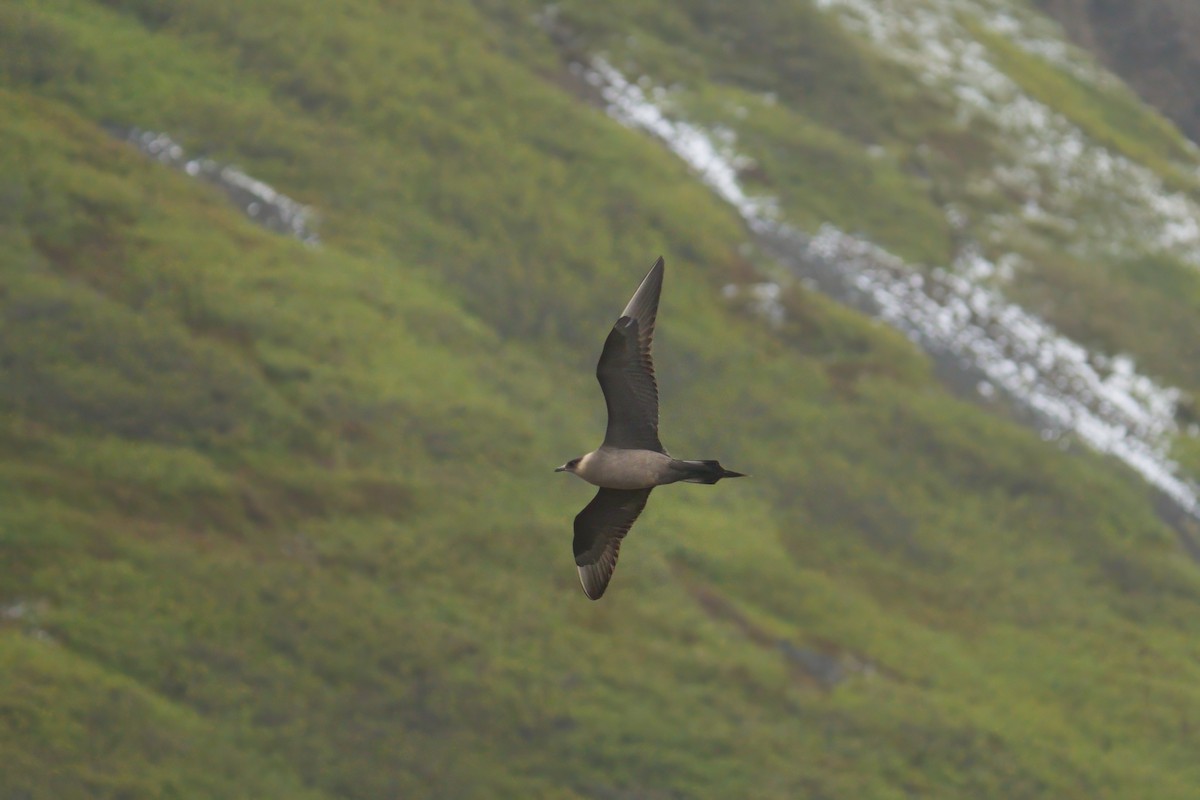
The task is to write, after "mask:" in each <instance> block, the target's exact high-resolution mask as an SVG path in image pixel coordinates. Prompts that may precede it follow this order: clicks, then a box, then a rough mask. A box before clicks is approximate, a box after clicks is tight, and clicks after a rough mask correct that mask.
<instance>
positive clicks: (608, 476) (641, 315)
mask: <svg viewBox="0 0 1200 800" xmlns="http://www.w3.org/2000/svg"><path fill="white" fill-rule="evenodd" d="M663 271H664V270H663V260H662V258H661V257H660V258H659V259H658V261H656V262H654V266H653V267H651V268H650V272H649V273H647V274H646V277H645V278H644V279H643V280H642V283H641V285H640V286H638V289H637V291H636V292H634V294H633V297H632V298H631V299H630V301H629V304H628V305H627V306H625V310H624V311H623V312H621V316H620V318H619V319H617V321H616V323H615V324H614V325H613V327H612V331H610V332H609V334H608V338H607V339H606V340H605V342H604V350H603V351H602V352H601V354H600V362H599V363H598V364H597V365H596V379H597V380H599V381H600V389H601V390H602V391H603V392H604V402H605V405H606V406H607V407H608V427H607V429H606V430H605V433H604V443H603V444H601V445H600V447H599V448H598V449H596V450H594V451H592V452H591V453H588V454H586V455H583V456H580V457H579V458H574V459H571V460H570V461H568V462H567V463H566V464H563V465H562V466H561V467H559V468H558V470H557V471H558V472H571V473H574V474H575V475H578V476H579V477H581V478H583V479H584V480H585V481H587V482H588V483H591V484H594V485H596V486H599V487H600V490H599V491H598V492H596V496H595V497H594V498H592V502H590V503H588V504H587V507H586V508H584V509H583V511H581V512H579V514H578V516H576V517H575V540H574V548H575V565H576V567H577V568H578V569H579V581H580V583H582V584H583V591H584V594H586V595H587V596H588V597H589V598H591V599H592V600H598V599H600V597H601V596H602V595H603V594H604V590H605V589H606V588H608V582H609V580H610V579H611V578H612V574H613V570H614V569H616V566H617V556H618V554H619V553H620V550H621V540H622V539H624V538H625V535H626V534H627V533H629V529H630V528H631V527H632V526H633V523H634V521H635V520H637V518H638V515H639V514H641V513H642V509H643V508H645V507H646V501H647V500H648V499H649V497H650V492H651V490H652V489H653V488H654V487H655V486H662V485H663V484H667V483H676V482H679V481H684V482H688V483H710V484H711V483H716V482H717V481H719V480H721V479H722V478H740V477H742V473H740V472H732V471H730V470H727V469H725V468H724V467H722V466H721V464H720V463H719V462H717V461H682V460H679V459H675V458H672V457H671V456H670V454H668V453H667V451H666V449H665V448H663V446H662V442H660V441H659V438H658V383H657V382H656V381H655V379H654V361H653V359H652V358H651V355H650V348H651V344H652V340H653V338H654V322H655V318H656V317H657V315H658V298H659V295H660V294H661V292H662V281H663Z"/></svg>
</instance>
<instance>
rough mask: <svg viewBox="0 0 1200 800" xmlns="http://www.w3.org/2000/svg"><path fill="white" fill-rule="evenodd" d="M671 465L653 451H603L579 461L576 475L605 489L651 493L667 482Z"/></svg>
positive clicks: (669, 459) (664, 456) (615, 449)
mask: <svg viewBox="0 0 1200 800" xmlns="http://www.w3.org/2000/svg"><path fill="white" fill-rule="evenodd" d="M670 463H671V457H670V456H668V455H665V454H663V453H657V452H655V451H653V450H623V449H618V448H608V447H601V448H600V449H599V450H597V451H595V452H594V453H588V454H587V455H586V456H584V457H583V458H582V459H581V460H580V464H579V468H578V469H577V470H576V474H578V475H579V477H581V478H583V479H584V480H585V481H587V482H588V483H591V484H594V485H596V486H600V487H603V488H605V489H648V488H650V487H651V486H658V485H660V484H662V483H665V482H666V479H667V477H668V475H669V465H670Z"/></svg>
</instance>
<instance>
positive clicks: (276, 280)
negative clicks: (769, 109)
mask: <svg viewBox="0 0 1200 800" xmlns="http://www.w3.org/2000/svg"><path fill="white" fill-rule="evenodd" d="M160 5H161V4H158V3H149V2H147V3H133V2H130V3H107V4H99V3H91V2H83V0H56V2H52V3H46V2H39V3H17V4H16V5H11V4H10V5H7V6H5V7H4V9H3V10H0V37H3V38H2V40H0V59H2V61H0V74H2V75H3V76H4V79H5V85H6V87H7V88H4V89H2V90H0V105H2V106H3V108H4V109H5V111H6V113H5V114H3V115H0V154H2V155H0V159H3V160H2V161H0V194H2V195H3V196H4V197H5V198H6V199H10V200H11V199H13V198H15V202H13V201H10V202H5V203H3V204H0V209H2V210H0V213H3V214H4V215H5V216H4V218H3V219H2V220H0V253H2V254H3V257H2V259H0V369H2V370H3V376H2V377H3V380H0V409H2V414H3V415H2V416H0V456H2V459H0V551H2V553H0V555H2V561H0V563H2V564H3V566H2V568H0V601H3V604H4V605H5V606H11V604H12V603H14V602H15V601H16V600H18V599H23V600H24V601H25V602H26V606H25V610H24V612H23V613H22V614H21V615H19V617H17V616H16V615H12V614H10V617H14V618H9V619H6V620H5V621H0V668H2V670H3V674H4V676H5V680H4V682H3V688H0V719H3V720H4V724H3V725H0V763H3V764H4V765H5V767H4V769H3V771H2V772H0V794H3V795H5V796H16V797H21V796H29V797H39V798H40V797H46V798H56V799H57V798H72V797H130V798H135V797H136V798H141V797H214V798H218V797H220V798H226V797H302V798H303V797H312V798H325V797H364V798H365V797H380V796H411V795H417V796H420V795H428V794H432V793H434V792H435V791H436V793H437V794H438V795H440V796H462V797H472V796H475V797H494V796H502V795H507V796H521V797H531V796H547V797H571V796H597V797H619V796H652V797H658V796H661V797H669V796H712V797H729V796H744V795H748V794H753V795H754V796H761V797H769V796H778V797H793V796H796V795H797V794H798V793H804V794H807V795H810V796H869V797H902V796H908V795H910V794H913V793H916V794H918V795H921V796H927V797H960V796H972V797H1019V796H1048V797H1049V796H1054V797H1062V796H1076V797H1089V798H1092V797H1104V796H1111V797H1121V796H1131V795H1135V794H1143V793H1147V792H1148V793H1151V794H1153V795H1154V796H1158V797H1189V796H1191V795H1192V793H1193V791H1194V788H1195V786H1196V784H1197V783H1198V782H1200V772H1198V770H1197V767H1196V765H1195V761H1194V757H1193V756H1194V753H1195V750H1196V747H1197V745H1198V744H1200V742H1198V741H1197V739H1198V737H1200V734H1198V733H1197V730H1196V721H1195V719H1194V718H1195V717H1196V715H1197V714H1198V713H1200V692H1198V691H1197V690H1196V689H1195V686H1196V685H1197V678H1200V670H1198V668H1197V667H1196V664H1197V663H1198V662H1197V657H1198V656H1200V648H1198V647H1197V645H1196V642H1197V641H1198V639H1197V636H1196V633H1197V628H1198V627H1200V623H1197V622H1196V619H1195V614H1194V609H1195V607H1196V601H1197V599H1198V598H1200V580H1197V577H1196V574H1195V570H1194V567H1193V566H1192V565H1191V564H1189V563H1187V562H1185V561H1184V560H1183V558H1182V557H1181V556H1180V555H1178V553H1177V552H1176V550H1175V548H1174V545H1173V544H1172V538H1171V536H1170V534H1169V533H1168V532H1166V531H1165V530H1164V529H1163V528H1162V527H1161V525H1160V524H1158V523H1157V522H1156V521H1155V519H1154V517H1153V515H1152V513H1151V510H1150V505H1149V502H1148V500H1147V498H1146V496H1145V494H1144V491H1143V489H1142V488H1141V487H1140V486H1139V485H1138V484H1137V483H1135V482H1133V481H1132V480H1130V479H1129V478H1128V477H1127V476H1125V475H1123V474H1120V473H1118V472H1117V471H1116V470H1115V469H1114V468H1113V467H1112V466H1111V465H1108V464H1106V463H1103V462H1100V461H1098V460H1096V459H1092V458H1070V457H1067V456H1065V455H1060V454H1058V453H1056V452H1055V451H1053V450H1051V449H1049V448H1046V447H1044V446H1043V445H1042V444H1041V443H1040V442H1038V441H1036V439H1035V438H1034V437H1032V436H1031V435H1029V434H1027V433H1025V432H1023V431H1021V430H1018V429H1016V428H1014V427H1013V426H1011V425H1008V424H1006V423H1003V422H1000V421H997V420H996V419H993V418H991V417H989V416H986V415H984V414H983V413H981V412H979V411H978V410H976V409H974V408H972V407H969V406H964V405H962V404H960V403H958V402H956V401H954V400H953V399H951V398H949V397H947V396H946V395H945V394H944V393H943V392H942V391H940V390H939V389H937V388H936V386H935V385H934V384H933V383H932V382H931V380H930V378H929V374H928V367H927V365H926V364H925V362H924V361H923V359H922V358H921V357H920V356H919V355H917V354H916V353H915V352H914V351H912V349H911V348H910V347H909V346H908V345H907V343H906V342H904V341H903V340H902V339H900V338H899V337H897V336H895V335H893V334H891V333H889V332H887V331H884V330H881V329H879V328H877V327H876V326H873V325H871V324H869V323H867V322H865V321H864V320H862V319H861V318H859V317H857V316H855V315H852V314H849V313H847V312H845V311H842V310H840V309H838V308H836V307H833V306H831V305H829V304H828V303H827V302H825V301H823V300H822V299H821V298H819V297H816V296H812V295H808V294H802V293H801V294H795V295H791V296H789V297H787V298H786V302H787V303H788V304H789V305H790V307H791V308H792V310H793V312H794V313H793V314H792V318H793V319H794V320H795V321H793V322H791V323H789V324H788V326H787V327H785V328H784V329H783V330H780V331H777V332H774V331H768V330H765V329H763V328H762V327H761V325H760V324H759V323H757V322H756V321H755V320H754V318H753V317H752V316H750V315H748V314H745V313H743V312H742V311H741V310H740V309H737V308H727V307H725V306H723V305H722V303H721V302H720V300H719V295H718V293H717V292H716V291H715V290H716V288H718V287H719V286H720V285H722V284H723V283H725V282H727V281H728V280H732V279H739V278H742V277H745V275H746V274H747V273H746V270H747V266H746V264H745V263H744V262H743V260H742V258H741V257H740V256H738V255H737V252H738V250H737V246H738V244H739V242H740V241H741V239H742V234H741V231H740V229H739V227H738V225H737V223H736V220H735V219H733V217H732V216H731V214H730V213H729V212H728V211H726V210H725V209H723V208H722V207H720V206H719V205H718V203H717V202H716V201H715V200H713V199H712V198H710V197H709V196H708V195H707V193H706V192H705V191H704V190H703V189H702V188H700V187H699V186H698V185H696V183H695V182H694V181H693V180H692V179H691V178H690V177H689V176H688V175H687V174H686V173H685V172H684V171H683V170H682V169H681V168H680V167H679V166H678V165H677V164H676V163H675V162H674V161H673V160H672V159H671V158H669V157H667V156H665V155H664V154H663V153H662V152H661V151H660V150H659V149H658V148H657V147H656V146H654V145H653V144H652V143H649V142H646V141H643V140H642V139H640V138H639V137H637V136H636V135H635V134H632V133H628V132H626V131H623V130H621V129H620V128H618V127H616V126H615V125H613V124H612V123H610V122H609V121H607V120H606V119H604V118H603V116H602V115H600V114H598V113H596V112H594V111H592V110H590V109H588V108H586V107H585V106H583V105H581V104H579V103H577V102H576V101H574V100H573V99H572V98H571V96H570V95H569V94H568V93H565V92H563V91H562V90H561V89H560V88H557V85H556V84H557V81H558V79H559V77H560V76H561V70H560V67H559V64H558V62H557V61H556V59H555V58H554V57H553V54H548V53H547V52H544V51H541V50H538V49H536V48H534V47H532V46H528V45H526V44H523V43H522V42H521V41H519V40H517V41H513V40H509V39H506V38H504V37H503V36H502V34H501V33H500V29H498V28H496V27H493V25H492V24H491V23H490V22H489V21H488V20H489V19H492V18H491V17H481V16H479V15H478V14H477V13H476V12H475V11H474V10H473V9H472V8H471V7H470V6H466V5H462V4H454V5H451V4H445V3H432V2H430V3H424V4H405V5H404V8H403V9H399V10H397V9H386V8H381V7H377V6H375V5H374V4H367V3H360V4H345V5H344V6H342V7H340V8H339V9H338V10H336V11H334V10H329V9H328V7H327V6H322V9H324V10H323V11H322V12H320V13H316V12H315V10H314V9H309V8H305V4H303V3H300V2H298V1H292V2H283V0H279V1H278V2H275V3H256V4H253V10H251V9H250V8H243V4H235V3H233V2H227V3H220V2H200V0H195V2H191V3H187V2H177V3H173V4H170V5H169V6H168V8H169V9H171V10H170V11H169V12H168V11H162V10H159V7H160ZM301 11H309V12H312V13H308V14H305V13H299V12H301ZM284 32H286V33H287V36H286V37H285V36H284V35H282V34H283V33H284ZM110 122H111V123H120V124H138V125H141V126H143V127H149V128H158V129H165V130H169V131H171V132H172V133H173V134H174V135H176V136H178V137H180V138H181V139H182V140H183V141H184V143H185V144H187V145H188V146H189V147H190V148H193V149H196V150H202V149H203V150H206V151H209V152H213V153H214V154H215V155H217V156H218V157H222V158H226V159H232V160H236V161H238V162H239V163H241V164H242V165H243V166H245V167H246V168H247V169H248V170H250V171H251V172H252V173H253V174H255V175H256V176H260V177H262V178H264V179H267V180H269V181H271V182H272V183H274V184H275V185H277V186H278V187H280V188H281V189H283V190H284V191H287V192H288V193H290V194H292V195H294V196H297V197H299V198H301V199H303V200H305V201H309V202H313V203H314V204H316V205H317V206H318V207H319V209H320V211H321V213H322V227H321V232H322V235H323V238H324V240H325V242H326V245H325V246H324V247H322V248H320V249H317V250H312V249H307V248H305V247H303V246H301V245H299V244H296V243H294V242H291V241H288V240H284V239H282V238H279V237H275V236H272V235H270V234H267V233H265V232H262V231H260V230H258V229H256V228H254V227H252V226H251V225H250V224H249V223H248V222H245V221H244V220H242V219H241V218H240V217H239V216H238V215H237V214H236V212H234V211H233V210H231V209H229V208H227V207H226V205H225V204H224V202H223V200H222V199H221V198H220V197H219V195H218V194H217V193H216V192H215V191H213V190H211V189H208V188H206V187H204V186H202V185H198V184H196V183H193V182H190V181H189V180H188V179H186V178H185V177H183V176H181V175H177V174H174V173H170V172H167V171H166V170H164V169H162V168H161V167H157V166H155V165H152V164H149V163H145V162H144V161H143V160H141V158H140V157H139V156H137V155H136V154H135V153H133V152H132V151H131V150H130V149H129V148H127V147H126V146H123V145H121V144H118V143H115V142H113V141H111V140H110V139H109V138H108V136H107V135H106V134H105V133H104V132H103V130H102V128H101V125H102V124H104V123H110ZM659 251H663V252H665V253H666V255H667V258H668V264H669V269H670V274H669V276H668V289H667V295H666V298H665V300H664V308H663V324H662V329H661V333H660V340H659V344H658V348H657V352H658V353H659V362H660V371H661V373H662V374H661V383H662V387H663V398H664V403H665V404H666V408H667V413H666V415H665V421H664V435H665V438H666V440H667V442H668V443H669V444H671V445H672V446H673V447H674V448H675V449H677V450H678V451H679V452H681V453H685V454H695V455H697V456H708V455H714V456H715V455H720V456H721V458H722V459H723V460H724V461H725V462H726V463H728V464H730V465H731V466H735V467H738V468H746V469H747V471H750V472H753V473H755V475H756V477H755V478H754V479H753V480H752V481H743V482H740V483H738V484H731V485H722V486H720V487H717V489H715V490H711V491H705V490H704V489H703V488H700V487H684V488H681V489H677V490H674V491H663V492H661V493H660V494H659V495H656V497H655V499H654V501H653V503H652V504H651V505H650V507H649V509H648V511H647V512H646V514H645V516H644V518H643V520H642V521H641V522H640V523H639V526H638V528H637V529H636V530H635V532H634V535H633V536H632V537H631V538H630V540H629V541H628V544H627V546H626V548H625V553H626V556H625V559H623V561H622V565H621V569H620V572H619V574H618V576H617V581H616V584H615V585H614V587H613V590H612V592H611V593H610V595H609V596H608V597H606V598H605V600H604V601H603V602H602V603H599V604H592V603H588V602H586V601H585V600H584V599H583V598H582V596H581V594H580V593H579V591H578V587H577V586H576V585H575V584H576V579H575V576H574V571H573V570H572V569H571V564H570V556H569V545H568V538H569V535H570V534H569V520H570V518H571V516H572V515H573V514H574V513H575V511H576V510H577V509H578V508H579V507H580V506H581V505H582V503H583V502H585V501H586V499H587V497H588V496H589V492H588V490H587V489H586V487H584V486H583V485H581V484H578V483H577V482H572V481H567V480H555V478H556V477H557V478H561V477H562V476H553V475H551V474H550V473H549V468H550V467H552V466H553V465H554V464H557V463H560V462H561V460H562V459H563V458H565V457H568V456H570V455H573V454H577V453H578V452H580V451H582V450H583V449H585V448H587V447H589V446H591V445H592V444H593V443H594V442H593V435H592V434H589V433H587V432H588V431H592V432H593V433H594V432H596V431H598V430H600V424H601V414H602V405H601V403H600V400H599V397H598V394H597V393H596V391H595V387H594V385H593V380H592V378H591V376H590V374H589V372H590V369H591V364H592V362H593V360H594V357H595V349H596V346H597V342H598V341H599V337H600V336H601V335H602V333H603V331H604V328H605V326H606V325H607V324H608V322H609V321H610V318H611V314H612V309H613V308H615V307H617V306H618V305H619V304H620V303H621V302H623V301H624V299H625V296H626V294H627V289H626V288H622V287H630V286H632V282H635V281H636V279H637V278H638V277H639V275H640V270H641V269H642V267H643V266H645V265H647V264H648V263H649V261H650V259H651V258H652V257H653V255H654V254H656V253H657V252H659ZM497 464H502V465H504V467H505V474H504V475H503V476H501V475H498V474H497V473H496V470H495V466H496V465H497ZM781 642H786V643H790V644H792V645H795V646H799V647H806V648H809V649H810V650H811V651H813V652H820V653H824V654H826V655H827V656H830V657H833V658H836V659H841V660H842V661H843V663H846V664H850V665H853V664H856V663H863V662H866V663H869V664H871V665H872V667H871V669H869V670H867V671H860V670H854V669H852V670H851V677H850V678H849V679H848V680H847V681H846V682H845V683H843V684H842V685H841V686H839V687H838V688H837V689H836V690H834V691H832V692H827V691H823V690H821V689H820V688H818V686H817V685H816V683H815V682H814V680H813V679H812V677H811V676H810V675H809V674H808V673H807V672H806V671H805V670H804V669H803V668H802V667H801V666H800V664H799V663H798V662H796V661H794V660H789V659H788V658H787V657H786V649H784V648H781V647H780V646H779V643H781Z"/></svg>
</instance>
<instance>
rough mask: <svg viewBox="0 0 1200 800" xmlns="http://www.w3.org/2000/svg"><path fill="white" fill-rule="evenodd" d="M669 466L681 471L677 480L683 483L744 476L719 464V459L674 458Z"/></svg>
mask: <svg viewBox="0 0 1200 800" xmlns="http://www.w3.org/2000/svg"><path fill="white" fill-rule="evenodd" d="M671 466H672V467H674V468H675V469H677V470H679V472H681V473H683V475H682V477H680V478H679V480H681V481H683V482H685V483H716V482H717V481H719V480H721V479H722V478H744V477H746V476H745V474H744V473H741V472H734V471H733V470H730V469H725V468H724V467H722V466H721V462H720V461H680V460H679V459H675V460H674V461H672V462H671Z"/></svg>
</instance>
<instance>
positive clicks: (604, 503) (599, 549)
mask: <svg viewBox="0 0 1200 800" xmlns="http://www.w3.org/2000/svg"><path fill="white" fill-rule="evenodd" d="M649 497H650V489H632V490H630V489H601V490H600V491H598V492H596V496H595V497H593V498H592V502H590V503H588V504H587V506H586V507H585V508H584V509H583V511H580V512H579V514H578V515H577V516H576V517H575V543H574V544H575V566H576V567H577V568H578V569H579V582H580V583H581V584H583V593H584V594H586V595H587V596H588V598H589V599H591V600H599V599H600V598H601V597H602V596H603V595H604V590H605V589H607V588H608V581H609V579H610V578H612V574H613V570H614V569H616V568H617V555H618V554H619V553H620V550H621V540H622V539H624V538H625V534H627V533H629V529H630V527H632V526H633V523H634V520H636V519H637V518H638V515H639V514H641V513H642V509H643V508H645V507H646V500H647V498H649Z"/></svg>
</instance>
